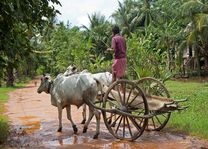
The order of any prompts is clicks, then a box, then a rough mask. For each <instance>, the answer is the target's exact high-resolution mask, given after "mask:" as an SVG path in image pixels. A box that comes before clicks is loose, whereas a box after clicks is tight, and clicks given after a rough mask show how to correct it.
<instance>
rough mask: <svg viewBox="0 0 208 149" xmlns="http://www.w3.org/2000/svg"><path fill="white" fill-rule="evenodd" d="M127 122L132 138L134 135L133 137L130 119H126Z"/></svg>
mask: <svg viewBox="0 0 208 149" xmlns="http://www.w3.org/2000/svg"><path fill="white" fill-rule="evenodd" d="M126 122H127V125H128V128H129V133H130V135H131V137H132V136H133V135H132V131H131V127H130V124H129V120H128V117H126Z"/></svg>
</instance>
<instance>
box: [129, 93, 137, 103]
mask: <svg viewBox="0 0 208 149" xmlns="http://www.w3.org/2000/svg"><path fill="white" fill-rule="evenodd" d="M138 96H139V93H137V94H136V96H135V97H134V98H133V99H132V100H131V102H130V103H128V106H129V105H131V104H132V103H133V101H134V100H135V99H136V98H137V97H138Z"/></svg>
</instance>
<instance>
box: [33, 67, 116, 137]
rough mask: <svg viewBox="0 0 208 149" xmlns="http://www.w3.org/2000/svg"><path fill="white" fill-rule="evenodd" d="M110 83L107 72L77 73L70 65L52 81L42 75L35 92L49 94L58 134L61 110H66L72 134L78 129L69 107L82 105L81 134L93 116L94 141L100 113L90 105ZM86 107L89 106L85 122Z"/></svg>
mask: <svg viewBox="0 0 208 149" xmlns="http://www.w3.org/2000/svg"><path fill="white" fill-rule="evenodd" d="M111 82H112V74H111V73H109V72H101V73H96V74H92V73H89V72H88V71H86V70H84V71H82V72H78V71H77V68H76V67H75V66H71V65H70V66H69V67H68V68H67V70H66V72H64V74H59V75H58V76H57V77H56V78H55V79H54V80H52V78H51V77H50V75H43V77H41V83H40V86H39V88H38V90H37V92H38V93H42V92H45V93H47V94H50V95H51V104H52V105H53V106H56V107H57V108H58V119H59V128H58V132H61V131H62V109H64V108H66V112H67V118H68V120H69V121H70V122H71V124H72V127H73V131H74V133H75V134H76V133H77V131H78V129H77V127H76V125H75V123H74V122H73V120H72V117H71V105H75V106H77V107H78V108H79V107H80V106H82V105H83V121H82V123H83V124H84V128H83V133H85V132H87V128H88V125H89V123H90V121H91V120H92V118H93V116H94V115H95V117H96V123H97V125H96V132H95V134H94V136H93V138H94V139H96V138H98V135H99V133H100V111H99V110H97V109H95V108H94V107H92V106H90V105H91V104H90V103H94V102H95V101H96V97H97V95H98V92H99V91H101V90H102V87H103V85H106V86H109V85H110V84H111ZM86 105H88V106H89V117H88V119H87V121H86ZM85 121H86V123H85Z"/></svg>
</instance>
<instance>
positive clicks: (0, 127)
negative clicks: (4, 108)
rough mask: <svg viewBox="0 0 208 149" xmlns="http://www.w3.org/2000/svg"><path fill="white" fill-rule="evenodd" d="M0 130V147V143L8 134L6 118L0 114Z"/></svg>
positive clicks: (3, 141)
mask: <svg viewBox="0 0 208 149" xmlns="http://www.w3.org/2000/svg"><path fill="white" fill-rule="evenodd" d="M0 106H1V105H0ZM0 132H1V134H0V147H1V144H3V143H5V141H6V140H7V137H8V135H9V125H8V122H7V120H5V119H4V118H2V117H1V116H0Z"/></svg>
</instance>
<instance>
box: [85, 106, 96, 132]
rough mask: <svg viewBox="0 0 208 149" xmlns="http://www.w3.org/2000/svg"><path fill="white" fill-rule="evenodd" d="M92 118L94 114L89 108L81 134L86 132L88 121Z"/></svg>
mask: <svg viewBox="0 0 208 149" xmlns="http://www.w3.org/2000/svg"><path fill="white" fill-rule="evenodd" d="M93 116H94V113H93V111H92V109H91V108H89V117H88V120H87V122H86V123H85V125H84V128H83V133H86V132H87V128H88V125H89V123H90V121H91V120H92V118H93Z"/></svg>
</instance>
